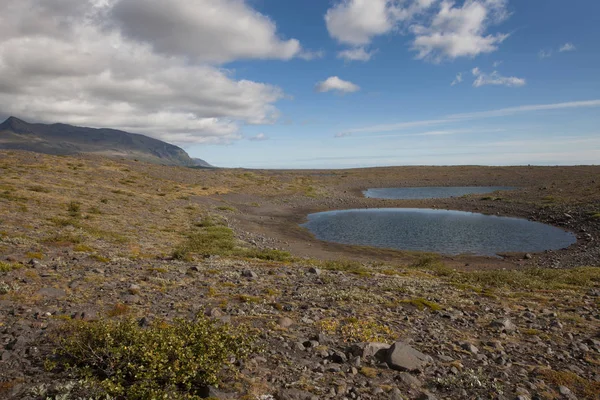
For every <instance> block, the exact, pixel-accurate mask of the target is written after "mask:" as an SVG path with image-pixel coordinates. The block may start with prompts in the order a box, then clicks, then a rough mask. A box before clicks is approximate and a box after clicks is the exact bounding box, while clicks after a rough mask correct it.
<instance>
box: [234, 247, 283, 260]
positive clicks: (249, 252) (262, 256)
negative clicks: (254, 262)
mask: <svg viewBox="0 0 600 400" xmlns="http://www.w3.org/2000/svg"><path fill="white" fill-rule="evenodd" d="M234 253H235V255H237V256H240V257H246V258H257V259H259V260H266V261H290V260H291V259H292V255H291V254H290V253H289V252H287V251H283V250H273V249H240V250H237V251H235V252H234Z"/></svg>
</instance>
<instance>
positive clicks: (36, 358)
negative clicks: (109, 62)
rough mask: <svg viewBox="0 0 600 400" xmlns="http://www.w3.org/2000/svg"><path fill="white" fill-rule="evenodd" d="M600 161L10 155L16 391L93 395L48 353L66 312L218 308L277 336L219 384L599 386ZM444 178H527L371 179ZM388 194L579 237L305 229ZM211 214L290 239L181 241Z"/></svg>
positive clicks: (161, 315) (2, 288) (0, 350)
mask: <svg viewBox="0 0 600 400" xmlns="http://www.w3.org/2000/svg"><path fill="white" fill-rule="evenodd" d="M492 172H493V173H492ZM599 172H600V169H599V168H593V167H580V168H576V169H571V170H570V169H568V168H564V169H562V168H561V169H552V168H548V169H532V170H530V171H529V172H528V169H527V168H526V167H523V168H522V169H518V170H515V169H510V168H505V169H494V170H490V169H487V168H479V169H477V168H475V167H473V168H470V167H469V168H466V167H465V168H455V169H452V168H450V169H446V170H444V169H432V168H430V169H418V168H417V169H410V168H408V169H393V170H387V169H381V170H364V171H345V172H339V171H333V172H328V174H329V175H326V174H325V172H322V171H318V172H310V171H309V172H297V171H291V172H289V173H284V172H269V171H266V172H261V171H237V170H223V171H193V170H186V169H179V168H166V167H157V166H151V165H146V164H140V163H135V162H126V161H123V162H115V161H109V160H103V159H98V158H65V157H50V156H40V155H32V154H29V153H20V152H14V153H0V224H1V225H0V398H7V399H47V398H50V399H63V398H77V397H73V396H74V395H71V393H74V388H75V387H76V386H77V383H78V382H77V378H74V377H72V376H69V375H66V374H61V373H54V372H48V371H47V370H46V369H45V368H44V361H45V360H46V359H48V357H50V356H51V352H52V346H53V344H52V342H51V341H50V339H49V338H50V336H49V333H50V332H52V331H53V329H55V327H57V326H59V325H60V324H63V323H64V322H65V321H67V320H72V319H82V320H85V321H92V320H98V319H117V318H123V317H132V318H135V319H138V320H140V321H141V322H142V324H150V325H151V324H152V323H153V322H154V321H158V320H162V319H166V320H170V319H172V318H175V317H183V318H193V316H194V315H196V314H197V313H202V314H205V315H207V316H208V317H209V318H212V319H215V320H218V321H220V323H225V324H233V325H238V324H245V325H250V326H252V327H254V328H255V329H256V332H257V333H258V341H259V344H260V345H261V347H262V348H263V351H261V352H258V353H257V354H254V355H253V356H252V357H251V358H250V359H248V360H246V361H244V362H241V363H238V365H237V366H238V368H239V373H238V374H237V375H226V376H224V378H223V379H224V381H223V383H222V384H221V385H220V386H219V388H218V389H217V388H212V389H211V395H212V396H213V397H216V398H230V399H261V400H268V399H311V400H312V399H435V398H438V399H476V398H481V399H575V398H577V399H599V398H600V311H599V306H600V269H598V266H599V265H600V262H599V257H598V246H597V238H598V230H599V226H598V225H599V221H600V219H598V218H597V217H595V215H596V214H597V213H598V210H599V209H600V207H599V204H600V202H599V199H600V186H599V185H598V183H597V181H596V180H595V179H597V178H595V177H597V176H599V175H598V173H599ZM353 174H354V175H355V176H354V177H353V178H352V179H351V182H348V181H346V180H347V179H348V178H347V177H348V176H351V177H352V175H353ZM445 174H450V177H451V178H452V179H454V180H453V181H452V182H449V178H448V176H444V175H445ZM343 176H346V178H344V177H343ZM436 179H437V181H436ZM443 180H445V181H446V182H448V183H452V184H453V185H462V184H465V183H471V184H486V185H497V184H501V185H508V186H519V187H526V188H525V189H521V190H520V191H516V192H514V193H513V192H510V193H506V194H502V199H500V200H494V199H486V200H483V199H482V198H481V197H482V196H477V197H467V198H460V199H448V200H439V201H421V202H395V201H385V202H384V201H379V200H372V199H371V200H366V199H361V198H360V197H359V196H358V195H357V191H359V190H360V189H363V188H366V187H368V186H370V185H373V186H387V185H389V186H393V185H399V184H402V183H407V182H408V183H416V184H418V183H422V184H423V183H429V184H436V182H439V181H443ZM374 204H385V205H386V206H389V205H410V206H423V207H440V208H453V209H464V210H471V211H486V212H494V213H500V214H503V215H515V216H523V217H530V218H532V219H536V220H539V221H544V222H550V223H554V224H555V225H559V226H563V227H566V228H569V229H571V230H572V231H574V232H575V233H577V235H578V239H579V240H578V243H577V244H576V245H574V246H572V248H570V249H567V250H564V251H560V252H556V253H547V254H534V255H531V257H524V255H511V256H509V257H506V258H505V259H489V258H477V257H467V258H463V257H452V258H450V257H439V256H433V255H428V254H416V253H410V254H408V253H401V252H388V251H384V250H372V249H361V248H353V247H350V246H337V245H333V244H322V243H319V242H317V241H315V240H313V239H311V238H310V236H309V235H308V234H307V233H306V232H303V231H301V230H300V229H296V228H295V227H294V225H295V223H296V222H297V221H298V220H301V219H302V218H303V215H305V214H303V213H304V212H306V211H317V210H321V209H327V208H352V207H355V206H373V205H374ZM206 215H217V216H220V217H221V218H224V219H225V220H226V221H227V223H228V224H229V225H230V226H231V227H233V228H234V230H235V232H236V236H237V238H238V240H239V242H238V245H239V246H242V247H247V248H254V247H259V248H260V247H278V248H285V249H288V250H290V251H291V253H292V255H293V256H294V257H289V258H287V259H286V260H284V261H265V260H259V259H255V258H248V257H241V256H234V255H223V256H211V257H208V258H203V257H191V258H188V259H187V260H185V261H184V260H176V259H172V257H171V255H172V253H173V249H175V248H176V247H177V246H178V245H179V244H180V243H181V242H182V241H184V240H185V237H186V234H188V233H189V232H190V230H191V229H193V227H194V224H195V223H197V221H198V220H199V219H201V218H204V217H205V216H206ZM465 264H469V265H468V266H466V267H465ZM534 266H538V267H539V266H542V267H545V266H551V267H555V268H546V269H531V268H530V267H534ZM459 267H460V268H459ZM557 267H559V268H557ZM560 267H568V269H562V268H560ZM498 268H505V269H498Z"/></svg>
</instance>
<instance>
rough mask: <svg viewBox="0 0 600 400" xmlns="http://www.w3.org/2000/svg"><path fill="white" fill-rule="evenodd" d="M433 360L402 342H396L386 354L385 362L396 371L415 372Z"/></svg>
mask: <svg viewBox="0 0 600 400" xmlns="http://www.w3.org/2000/svg"><path fill="white" fill-rule="evenodd" d="M432 361H433V360H432V358H431V357H430V356H428V355H425V354H423V353H421V352H420V351H418V350H416V349H414V348H412V347H411V346H409V345H408V344H406V343H404V342H396V343H394V344H393V345H392V347H390V349H389V351H388V354H387V364H388V365H389V367H390V368H392V369H395V370H397V371H408V372H413V371H414V372H417V371H421V370H423V368H425V367H426V366H427V365H428V364H429V363H431V362H432Z"/></svg>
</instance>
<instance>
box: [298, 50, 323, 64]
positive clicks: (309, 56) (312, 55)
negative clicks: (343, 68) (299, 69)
mask: <svg viewBox="0 0 600 400" xmlns="http://www.w3.org/2000/svg"><path fill="white" fill-rule="evenodd" d="M323 57H325V51H323V50H318V51H310V50H303V51H302V52H301V53H300V54H298V58H301V59H303V60H306V61H312V60H318V59H320V58H323Z"/></svg>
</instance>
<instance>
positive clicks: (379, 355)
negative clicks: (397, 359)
mask: <svg viewBox="0 0 600 400" xmlns="http://www.w3.org/2000/svg"><path fill="white" fill-rule="evenodd" d="M390 347H391V346H390V345H389V344H387V343H378V342H370V343H366V344H365V347H364V348H363V351H362V358H363V359H367V358H371V357H373V358H375V359H376V360H378V361H384V360H385V358H386V357H387V353H388V351H389V349H390Z"/></svg>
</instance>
